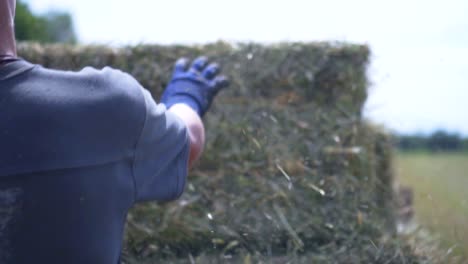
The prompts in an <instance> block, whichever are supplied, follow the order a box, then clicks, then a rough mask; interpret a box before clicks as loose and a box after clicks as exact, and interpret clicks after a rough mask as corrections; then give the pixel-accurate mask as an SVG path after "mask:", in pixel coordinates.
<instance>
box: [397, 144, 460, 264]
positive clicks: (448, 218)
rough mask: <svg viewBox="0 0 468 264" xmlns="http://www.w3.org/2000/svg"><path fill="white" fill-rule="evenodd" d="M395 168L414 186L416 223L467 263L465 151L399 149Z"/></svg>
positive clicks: (399, 176)
mask: <svg viewBox="0 0 468 264" xmlns="http://www.w3.org/2000/svg"><path fill="white" fill-rule="evenodd" d="M396 168H397V175H398V179H399V181H400V182H401V183H402V184H404V185H408V186H411V187H413V189H414V195H415V205H414V206H415V210H416V218H417V221H418V223H420V224H421V225H422V226H423V227H425V228H427V229H429V230H430V231H431V233H432V234H434V235H435V236H436V237H438V238H439V239H440V243H441V246H442V247H443V248H444V250H446V251H447V253H449V252H451V254H453V255H455V256H460V257H461V258H462V259H465V260H464V261H463V260H460V262H462V263H468V192H467V191H466V188H467V186H468V154H460V153H439V154H428V153H399V154H398V156H397V159H396Z"/></svg>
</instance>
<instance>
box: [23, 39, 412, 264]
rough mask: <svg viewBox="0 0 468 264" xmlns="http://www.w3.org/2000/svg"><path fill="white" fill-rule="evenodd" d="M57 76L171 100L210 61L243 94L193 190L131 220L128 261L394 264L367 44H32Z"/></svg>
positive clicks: (32, 53) (222, 101)
mask: <svg viewBox="0 0 468 264" xmlns="http://www.w3.org/2000/svg"><path fill="white" fill-rule="evenodd" d="M19 53H20V55H21V56H23V57H25V58H26V59H28V60H30V61H32V62H34V63H39V64H42V65H44V66H46V67H51V68H58V69H70V70H77V69H80V68H82V67H84V66H94V67H98V68H100V67H103V66H112V67H115V68H118V69H121V70H123V71H126V72H129V73H130V74H132V75H133V76H134V77H135V78H136V79H137V80H139V81H140V83H141V84H142V85H143V86H145V87H146V88H148V89H149V90H150V91H151V92H152V93H153V96H154V98H156V99H158V98H159V96H160V94H161V93H162V90H163V88H164V86H165V85H166V84H167V82H168V80H169V78H170V72H171V70H172V64H173V62H174V61H175V60H176V59H177V58H179V57H182V56H185V57H190V58H194V57H196V56H198V55H200V54H204V55H208V56H209V57H210V58H212V59H213V60H216V61H218V62H219V63H220V64H221V65H222V66H223V68H224V69H223V71H224V73H226V74H227V75H228V76H229V77H230V79H231V87H230V88H229V89H228V90H225V91H223V92H222V93H221V94H220V95H219V98H218V99H217V100H216V102H215V104H214V106H213V108H212V110H211V111H210V113H209V114H208V115H207V116H206V119H205V121H206V128H207V144H206V150H205V154H204V156H203V159H202V160H201V161H200V163H199V164H198V166H197V167H196V169H195V170H194V171H192V172H191V175H190V178H189V181H188V184H187V186H186V192H185V194H184V195H183V196H182V197H181V198H180V199H179V200H178V201H175V202H172V203H167V204H158V203H146V204H142V205H140V206H138V207H136V208H134V209H133V210H132V211H131V212H130V214H129V217H128V225H127V234H126V245H125V249H124V251H125V254H124V259H125V261H126V262H128V263H154V262H155V261H156V260H161V259H165V261H166V262H169V261H173V262H181V263H184V262H192V263H194V262H197V263H207V262H234V263H237V262H243V263H251V261H259V260H274V261H278V263H283V262H287V261H293V262H294V261H295V262H298V263H299V262H304V263H311V261H312V262H326V263H328V262H330V261H332V262H339V263H366V262H367V263H368V262H381V261H384V260H388V259H391V258H404V259H405V260H406V261H408V262H411V261H412V260H413V259H412V258H413V257H415V256H413V255H412V254H411V252H410V249H409V248H408V247H406V246H403V245H401V244H398V243H396V242H395V241H394V239H393V238H392V235H393V226H394V218H393V208H392V172H391V144H390V139H389V137H388V136H387V135H386V134H384V133H382V132H380V131H379V130H378V129H375V128H372V127H371V126H369V125H367V124H366V123H365V122H363V120H362V107H363V104H364V102H365V100H366V96H367V79H366V66H367V63H368V60H369V49H368V48H367V47H366V46H360V45H347V44H337V43H333V44H330V43H313V44H300V43H296V44H294V43H293V44H279V45H270V46H261V45H255V44H245V45H229V44H226V43H216V44H212V45H206V46H191V47H186V46H135V47H124V48H118V49H113V48H107V47H91V46H89V47H87V46H85V47H79V46H77V47H70V46H60V45H50V46H40V45H35V44H22V45H20V47H19Z"/></svg>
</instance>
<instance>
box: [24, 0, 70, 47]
mask: <svg viewBox="0 0 468 264" xmlns="http://www.w3.org/2000/svg"><path fill="white" fill-rule="evenodd" d="M15 35H16V39H17V40H19V41H36V42H40V43H52V42H62V43H76V42H77V37H76V34H75V29H74V25H73V19H72V17H71V15H70V14H69V13H67V12H63V11H50V12H48V13H46V14H43V15H37V14H34V13H33V12H32V11H31V10H30V8H29V6H28V5H27V4H26V3H25V1H17V3H16V17H15Z"/></svg>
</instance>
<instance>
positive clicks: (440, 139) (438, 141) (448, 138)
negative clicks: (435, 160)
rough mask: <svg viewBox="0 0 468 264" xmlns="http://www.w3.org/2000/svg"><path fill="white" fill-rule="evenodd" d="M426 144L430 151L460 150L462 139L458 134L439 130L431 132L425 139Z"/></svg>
mask: <svg viewBox="0 0 468 264" xmlns="http://www.w3.org/2000/svg"><path fill="white" fill-rule="evenodd" d="M427 145H428V148H429V149H430V150H432V151H439V150H450V151H453V150H460V149H461V148H462V139H461V138H460V136H459V135H458V134H455V133H448V132H445V131H442V130H439V131H435V132H434V133H432V135H431V136H430V137H429V138H428V140H427Z"/></svg>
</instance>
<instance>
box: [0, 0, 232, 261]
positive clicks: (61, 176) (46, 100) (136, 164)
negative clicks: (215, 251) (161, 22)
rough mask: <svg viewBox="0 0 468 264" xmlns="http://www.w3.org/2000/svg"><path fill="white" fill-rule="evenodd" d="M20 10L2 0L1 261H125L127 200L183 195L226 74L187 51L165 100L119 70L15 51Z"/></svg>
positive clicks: (12, 1) (129, 201) (0, 100)
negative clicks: (63, 64) (56, 65)
mask: <svg viewBox="0 0 468 264" xmlns="http://www.w3.org/2000/svg"><path fill="white" fill-rule="evenodd" d="M14 12H15V0H0V116H1V121H0V135H1V137H0V146H1V148H0V263H15V264H22V263H69V264H73V263H118V262H119V261H120V260H119V259H120V254H121V248H122V240H123V231H124V225H125V221H126V215H127V211H128V210H129V208H131V207H132V206H133V205H134V204H135V203H139V202H143V201H153V200H156V201H168V200H173V199H176V198H178V197H179V196H180V195H181V194H182V192H183V190H184V185H185V181H186V176H187V171H188V168H189V167H190V166H192V165H193V163H194V162H195V161H196V160H197V159H198V158H199V157H200V155H201V153H202V149H203V145H204V140H205V138H204V126H203V123H202V120H201V117H202V116H203V115H204V114H205V113H206V111H207V110H208V109H209V107H210V104H211V103H212V101H213V99H214V97H215V95H216V94H217V93H218V91H219V90H220V89H222V88H224V87H226V86H227V85H228V82H227V79H226V78H225V77H224V76H221V75H220V73H219V72H220V69H219V66H218V65H217V64H215V63H211V64H208V61H207V59H206V58H204V57H200V58H198V59H196V60H194V61H193V63H191V64H190V65H189V61H188V60H187V59H180V60H178V61H177V62H176V64H175V67H174V73H173V77H172V80H171V81H170V83H169V84H168V86H167V87H166V89H165V91H164V93H163V95H162V99H161V103H160V104H157V103H156V102H155V101H154V100H153V98H152V97H151V95H150V93H149V92H148V91H147V90H145V89H144V88H142V87H141V85H140V84H139V83H138V82H137V81H136V80H135V79H134V78H132V77H131V76H130V75H128V74H126V73H123V72H121V71H118V70H114V69H111V68H108V67H106V68H104V69H102V70H97V69H94V68H89V67H87V68H84V69H83V70H81V71H79V72H70V71H59V70H51V69H46V68H43V67H41V66H39V65H34V64H32V63H29V62H27V61H25V60H22V59H20V58H18V57H17V55H16V48H15V38H14V26H13V21H14Z"/></svg>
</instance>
